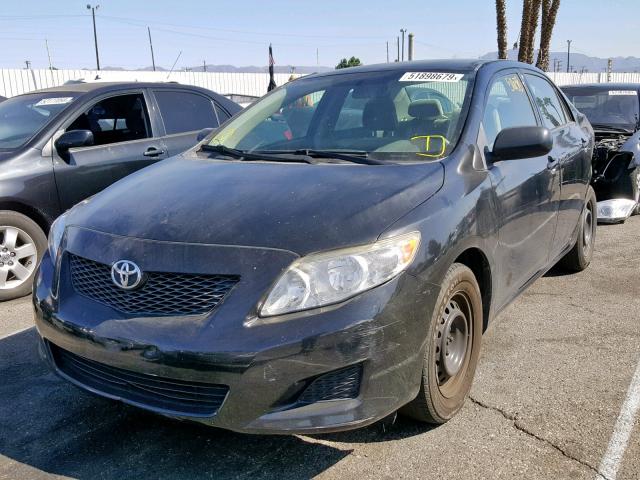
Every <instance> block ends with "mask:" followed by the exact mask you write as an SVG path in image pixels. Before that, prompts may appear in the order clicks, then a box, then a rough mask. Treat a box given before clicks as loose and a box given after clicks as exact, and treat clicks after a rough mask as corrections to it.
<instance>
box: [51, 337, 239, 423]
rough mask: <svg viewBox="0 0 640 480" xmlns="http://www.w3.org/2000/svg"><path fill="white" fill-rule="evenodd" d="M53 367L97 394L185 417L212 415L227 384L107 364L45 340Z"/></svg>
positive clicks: (219, 404)
mask: <svg viewBox="0 0 640 480" xmlns="http://www.w3.org/2000/svg"><path fill="white" fill-rule="evenodd" d="M49 347H50V349H51V353H52V355H53V360H54V362H55V364H56V367H58V369H59V370H60V371H61V372H62V373H64V374H65V375H67V376H68V377H70V378H72V379H73V380H75V381H77V382H79V383H80V384H82V385H85V386H87V387H89V388H91V389H93V390H96V391H97V392H98V393H100V392H102V393H105V394H107V395H111V396H116V397H118V398H121V399H122V400H125V401H128V402H131V403H134V404H136V405H139V406H141V407H147V408H150V409H154V410H160V411H162V412H164V413H169V414H175V415H186V416H200V417H205V416H207V417H208V416H213V415H215V414H216V413H217V412H218V409H219V408H220V406H221V405H222V402H223V401H224V399H225V398H226V396H227V392H228V391H229V387H227V386H226V385H214V384H208V383H199V382H186V381H182V380H174V379H169V378H163V377H157V376H155V375H148V374H144V373H137V372H133V371H130V370H124V369H121V368H116V367H111V366H108V365H104V364H102V363H99V362H95V361H93V360H89V359H87V358H84V357H81V356H79V355H76V354H74V353H71V352H68V351H66V350H63V349H61V348H59V347H57V346H55V345H53V344H51V343H49Z"/></svg>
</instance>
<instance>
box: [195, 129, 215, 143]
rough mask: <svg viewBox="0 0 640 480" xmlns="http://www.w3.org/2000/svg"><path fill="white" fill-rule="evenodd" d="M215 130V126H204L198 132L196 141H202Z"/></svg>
mask: <svg viewBox="0 0 640 480" xmlns="http://www.w3.org/2000/svg"><path fill="white" fill-rule="evenodd" d="M214 130H215V128H203V129H202V130H200V131H199V132H198V136H197V137H196V142H200V141H202V140H204V139H205V138H207V136H208V135H209V134H210V133H211V132H213V131H214Z"/></svg>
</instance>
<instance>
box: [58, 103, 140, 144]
mask: <svg viewBox="0 0 640 480" xmlns="http://www.w3.org/2000/svg"><path fill="white" fill-rule="evenodd" d="M71 130H91V132H92V133H93V139H94V145H107V144H110V143H118V142H128V141H131V140H139V139H142V138H149V137H151V136H152V135H151V125H150V123H149V114H148V112H147V104H146V103H145V101H144V95H142V94H141V93H136V94H132V95H118V96H117V97H111V98H106V99H104V100H101V101H100V102H98V103H96V104H95V105H93V106H92V107H91V108H90V109H89V110H87V111H86V112H85V113H83V114H82V115H80V116H79V117H78V118H76V119H75V120H74V121H73V123H72V124H71V125H69V127H67V132H68V131H71Z"/></svg>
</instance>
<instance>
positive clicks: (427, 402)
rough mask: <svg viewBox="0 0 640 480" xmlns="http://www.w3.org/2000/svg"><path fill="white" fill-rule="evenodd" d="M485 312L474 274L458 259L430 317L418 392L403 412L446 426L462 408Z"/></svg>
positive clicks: (474, 361)
mask: <svg viewBox="0 0 640 480" xmlns="http://www.w3.org/2000/svg"><path fill="white" fill-rule="evenodd" d="M482 315H483V314H482V295H481V293H480V287H479V286H478V282H477V280H476V277H475V276H474V274H473V272H472V271H471V270H470V269H469V268H468V267H466V266H465V265H462V264H460V263H454V264H453V265H452V266H451V267H450V268H449V270H448V271H447V274H446V275H445V278H444V280H443V282H442V288H441V290H440V294H439V295H438V300H437V303H436V308H435V309H434V311H433V315H432V317H431V319H430V323H429V328H428V331H427V345H426V352H425V356H424V361H423V365H422V381H421V383H420V390H419V392H418V396H417V397H416V398H415V399H414V400H412V401H411V402H410V403H409V404H407V405H406V406H404V407H403V409H402V410H401V413H403V414H405V415H407V416H410V417H412V418H414V419H416V420H419V421H422V422H428V423H435V424H442V423H445V422H446V421H448V420H449V419H451V418H452V417H453V416H454V415H455V414H456V413H457V412H458V410H460V409H461V408H462V406H463V405H464V401H465V398H466V397H467V395H468V393H469V390H471V384H472V382H473V377H474V374H475V370H476V366H477V364H478V358H479V356H480V345H481V342H482V325H483V321H482Z"/></svg>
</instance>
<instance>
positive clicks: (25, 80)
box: [0, 69, 290, 97]
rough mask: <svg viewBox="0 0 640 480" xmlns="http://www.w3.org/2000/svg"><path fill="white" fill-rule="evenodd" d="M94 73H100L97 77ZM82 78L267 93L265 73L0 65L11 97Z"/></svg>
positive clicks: (0, 80)
mask: <svg viewBox="0 0 640 480" xmlns="http://www.w3.org/2000/svg"><path fill="white" fill-rule="evenodd" d="M289 76H290V75H289V74H286V73H277V74H275V80H276V84H277V85H282V84H283V83H286V82H287V80H289ZM96 77H99V79H98V80H96ZM167 77H168V78H167ZM80 79H83V80H85V81H87V82H93V81H102V82H113V81H121V82H125V81H126V82H132V81H138V82H167V81H175V82H178V83H182V84H185V85H197V86H199V87H204V88H208V89H209V90H213V91H214V92H217V93H221V94H228V93H236V94H241V95H254V96H258V97H260V96H262V95H264V94H265V93H267V85H269V74H268V73H216V72H173V73H171V75H170V76H169V74H168V72H135V71H131V72H130V71H107V70H101V71H99V72H98V71H96V70H46V69H41V70H25V69H23V70H19V69H0V95H2V96H4V97H13V96H14V95H20V94H21V93H25V92H30V91H32V90H38V89H41V88H48V87H56V86H59V85H62V84H64V83H65V82H67V81H69V80H80Z"/></svg>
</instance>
